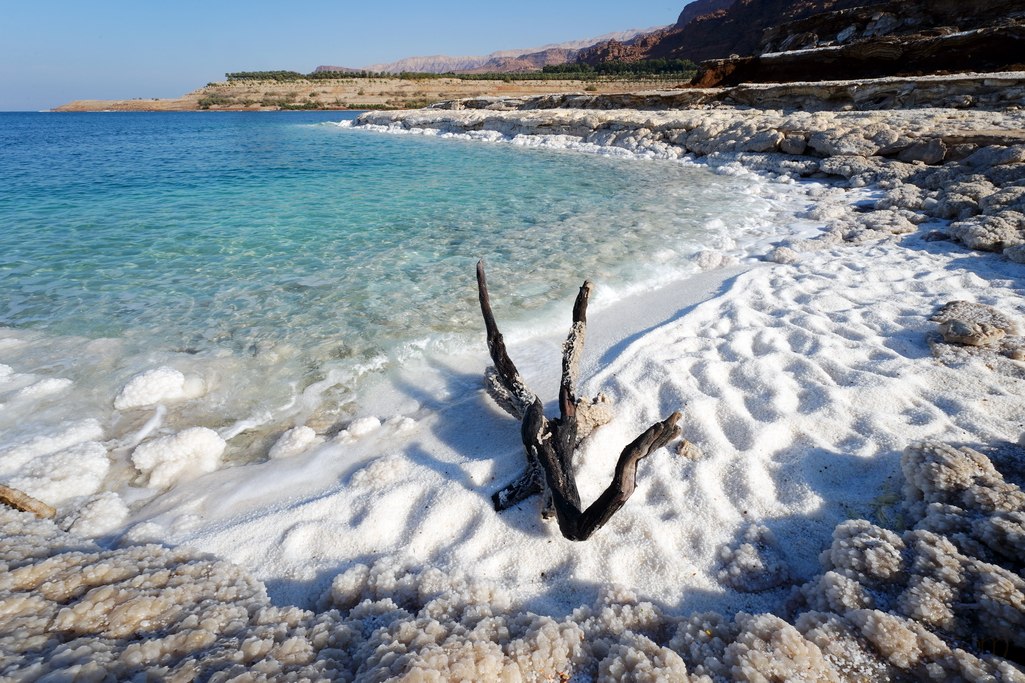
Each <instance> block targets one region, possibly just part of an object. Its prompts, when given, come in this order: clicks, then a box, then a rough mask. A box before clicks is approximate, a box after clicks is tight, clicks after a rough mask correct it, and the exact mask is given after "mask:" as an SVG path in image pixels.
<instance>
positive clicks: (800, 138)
mask: <svg viewBox="0 0 1025 683" xmlns="http://www.w3.org/2000/svg"><path fill="white" fill-rule="evenodd" d="M806 149H808V141H807V140H806V139H805V137H804V135H799V134H797V133H788V134H787V135H785V136H783V139H782V140H780V143H779V151H781V152H783V153H784V154H804V151H805V150H806Z"/></svg>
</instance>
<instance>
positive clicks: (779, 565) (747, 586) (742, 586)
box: [718, 524, 790, 593]
mask: <svg viewBox="0 0 1025 683" xmlns="http://www.w3.org/2000/svg"><path fill="white" fill-rule="evenodd" d="M738 540H739V542H738V543H737V545H736V547H729V546H724V547H723V548H722V549H720V550H719V561H720V563H721V566H722V568H721V569H720V570H719V574H718V578H719V581H721V582H723V583H725V584H726V585H728V586H732V587H733V588H735V589H736V590H738V591H741V592H744V593H757V592H759V591H766V590H770V589H772V588H777V587H779V586H781V585H783V584H785V583H787V582H788V581H789V580H790V570H789V569H788V567H787V563H786V561H785V560H784V559H783V556H782V553H781V551H780V548H779V544H777V543H776V538H775V536H773V534H772V532H771V531H770V530H769V528H768V527H766V526H763V525H760V524H752V525H751V526H749V527H748V528H747V530H746V531H745V532H744V534H743V535H742V536H741V537H740V538H739V539H738Z"/></svg>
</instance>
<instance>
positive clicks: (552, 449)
mask: <svg viewBox="0 0 1025 683" xmlns="http://www.w3.org/2000/svg"><path fill="white" fill-rule="evenodd" d="M592 289H593V287H592V285H591V283H590V282H584V284H583V286H581V288H580V292H579V293H578V294H577V299H576V302H575V304H574V305H573V324H572V327H571V328H570V332H569V335H568V336H567V338H566V342H565V344H563V347H562V379H561V382H560V385H559V415H560V416H559V418H557V419H552V420H549V419H548V418H546V417H545V415H544V405H543V404H542V403H541V399H540V398H538V397H537V396H536V395H535V394H534V393H533V392H531V391H530V390H529V389H528V388H527V386H526V383H525V382H524V381H523V378H522V377H521V376H520V374H519V371H518V370H517V369H516V366H515V364H513V362H512V359H511V358H509V354H508V352H507V351H506V348H505V342H504V341H503V339H502V334H501V332H499V330H498V324H497V323H496V322H495V316H494V312H493V311H492V309H491V300H490V297H489V296H488V289H487V280H486V278H485V276H484V262H483V261H480V262H478V263H477V290H478V297H479V299H480V306H481V314H482V315H483V316H484V326H485V328H486V330H487V336H488V350H489V351H490V353H491V360H492V361H493V362H494V364H495V366H494V368H493V369H489V371H488V373H487V374H486V383H487V385H488V392H489V393H490V394H491V395H492V396H493V397H494V398H495V400H496V401H497V402H498V403H499V405H502V406H503V407H504V408H505V409H506V410H507V411H508V412H509V413H510V414H511V415H513V416H514V417H517V418H520V419H521V420H522V422H521V425H520V436H521V439H522V441H523V448H524V452H525V454H526V459H527V469H526V470H525V471H524V472H523V473H522V474H521V475H520V476H519V477H517V479H516V480H515V481H513V482H512V483H510V484H508V485H507V486H505V487H504V488H503V489H501V490H500V491H498V492H497V493H495V494H494V495H493V496H492V501H493V502H494V505H495V509H496V510H498V511H501V510H505V509H507V508H509V507H512V506H513V505H516V504H517V503H519V502H521V501H523V500H525V499H527V498H529V497H530V496H532V495H534V494H536V493H541V494H542V495H543V506H542V507H543V516H544V517H545V518H546V519H547V518H548V517H550V516H552V515H554V516H555V517H556V518H557V519H558V523H559V530H560V531H561V532H562V534H563V536H565V537H566V538H568V539H570V540H573V541H583V540H586V539H587V538H589V537H590V536H591V535H592V534H593V533H594V532H595V531H597V530H598V529H600V528H601V527H602V526H603V525H604V524H605V523H606V522H608V521H609V519H611V517H612V515H614V514H615V513H616V512H617V511H618V510H619V509H620V508H622V507H623V505H624V504H625V503H626V501H627V500H628V499H629V498H630V496H631V495H632V494H633V491H634V489H635V488H636V485H637V465H638V463H639V462H640V461H641V460H643V459H644V458H646V457H647V456H648V455H650V454H651V453H652V452H654V451H656V450H658V449H659V448H662V447H663V446H665V445H666V444H668V443H669V442H670V441H672V440H673V439H675V438H676V437H678V436H679V435H680V433H681V430H680V427H679V426H678V424H677V423H678V422H679V420H680V413H678V412H676V413H673V414H672V415H670V416H669V417H667V418H666V419H665V420H663V421H662V422H656V423H655V424H654V425H652V426H651V427H649V428H648V429H647V431H645V432H644V433H643V434H641V435H640V436H639V437H637V438H636V439H635V440H634V441H633V442H632V443H630V444H629V445H628V446H627V447H626V448H624V449H623V452H622V453H621V454H620V456H619V461H618V462H617V464H616V470H615V474H614V476H613V478H612V482H611V483H610V484H609V486H608V488H606V489H605V491H604V492H603V493H602V494H601V495H600V496H599V497H598V499H597V500H595V501H594V502H593V503H591V505H589V506H588V507H587V509H585V510H582V509H581V504H580V494H579V492H578V491H577V484H576V478H575V477H574V474H573V453H574V451H575V450H576V446H577V435H578V424H577V413H578V408H582V409H586V410H587V411H588V412H591V411H593V409H594V406H595V405H598V404H602V405H605V399H604V398H601V397H600V398H599V400H598V401H595V402H591V401H590V400H586V399H584V400H581V399H579V398H577V396H576V384H577V379H578V376H579V366H580V357H581V355H582V354H583V346H584V339H585V337H586V331H587V303H588V299H589V297H590V294H591V290H592ZM584 421H585V423H593V422H594V420H593V418H591V417H585V420H584ZM586 428H587V427H585V429H586Z"/></svg>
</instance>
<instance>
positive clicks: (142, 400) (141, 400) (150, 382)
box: [114, 366, 205, 410]
mask: <svg viewBox="0 0 1025 683" xmlns="http://www.w3.org/2000/svg"><path fill="white" fill-rule="evenodd" d="M204 389H205V387H204V385H203V380H202V379H201V378H199V377H188V378H187V377H186V376H185V375H184V374H183V373H181V372H180V371H178V370H175V369H174V368H169V367H166V366H165V367H159V368H156V369H154V370H147V371H146V372H143V373H140V374H138V375H136V376H135V377H132V378H131V379H130V380H128V383H127V384H125V386H124V387H123V388H122V389H121V391H120V392H119V393H118V395H117V397H115V398H114V408H116V409H117V410H129V409H131V408H144V407H147V406H152V405H156V404H157V403H162V402H168V401H181V400H185V399H189V398H196V397H198V396H202V394H203V391H204Z"/></svg>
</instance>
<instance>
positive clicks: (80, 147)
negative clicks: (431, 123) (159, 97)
mask: <svg viewBox="0 0 1025 683" xmlns="http://www.w3.org/2000/svg"><path fill="white" fill-rule="evenodd" d="M352 116H353V115H351V114H340V113H337V112H315V113H310V112H282V113H160V114H138V113H132V114H117V113H107V114H0V178H2V181H0V289H2V291H3V292H4V296H3V297H0V328H8V331H9V333H11V334H13V333H15V332H18V333H19V334H23V335H24V334H25V333H26V331H32V332H31V333H32V334H37V333H38V334H42V335H43V338H39V337H36V336H33V337H32V346H33V347H34V348H35V349H36V351H37V354H36V355H37V357H35V358H34V359H30V360H26V358H27V357H26V356H25V355H24V345H21V346H20V347H19V348H21V349H22V356H21V357H12V356H11V355H10V354H9V353H8V354H7V355H4V353H0V363H7V364H9V365H11V367H13V368H14V370H15V371H16V372H27V371H33V372H34V371H37V370H39V369H40V368H44V369H45V368H46V367H49V368H57V369H58V370H61V371H63V372H64V375H65V376H70V377H71V379H73V380H74V381H75V382H76V385H77V386H79V387H82V385H83V383H85V384H93V385H95V384H96V383H103V380H101V379H100V377H101V376H104V377H107V378H108V380H109V383H110V386H109V387H106V388H105V389H104V390H103V391H99V390H97V392H95V393H100V394H102V393H103V392H106V393H107V394H109V393H110V392H111V391H115V390H116V385H117V382H121V381H123V380H124V378H125V377H127V376H130V374H131V373H133V372H138V371H140V370H145V369H147V368H150V367H152V366H153V365H154V364H155V363H157V362H164V363H166V362H168V358H170V359H172V360H174V359H175V358H177V357H179V356H183V355H187V356H191V357H198V358H233V359H236V361H238V362H237V363H236V366H232V368H231V370H230V372H229V371H226V370H222V371H220V374H221V379H220V383H221V385H226V384H233V385H236V390H235V391H234V393H236V394H239V395H241V394H244V393H246V392H247V391H248V393H249V394H253V393H254V392H253V391H252V389H253V387H258V386H263V390H262V391H260V392H255V393H256V394H263V395H264V397H263V398H262V399H257V398H253V397H252V396H250V397H249V398H247V399H245V401H242V402H243V403H244V404H245V406H246V407H245V410H249V411H252V410H257V409H263V410H271V411H273V410H276V408H275V407H274V406H275V405H276V404H277V403H280V402H281V401H282V400H285V399H287V397H288V392H281V391H276V390H274V389H272V388H271V387H270V386H269V385H272V384H273V385H287V386H290V387H291V389H290V390H289V391H290V392H292V395H294V394H295V392H301V391H302V390H303V389H304V388H305V387H306V386H308V385H309V384H311V383H313V382H318V381H321V380H324V378H325V377H329V376H330V375H331V370H332V369H336V370H337V369H339V368H341V369H343V370H345V372H343V373H342V374H345V375H346V376H349V375H351V372H350V371H352V368H356V367H364V366H372V367H380V366H381V365H382V364H385V365H387V363H388V362H389V360H388V359H390V360H391V362H394V361H395V360H396V359H401V358H403V357H406V355H407V354H408V353H410V352H413V353H416V349H418V348H421V347H422V346H423V344H424V343H440V344H442V345H443V346H444V345H449V346H451V345H452V344H455V345H456V346H457V347H458V346H460V345H462V344H465V343H467V342H466V340H472V341H473V342H474V343H476V341H477V339H476V336H471V335H477V334H479V327H480V325H479V312H478V311H477V309H476V301H475V299H476V297H475V289H474V279H473V265H474V262H475V261H476V259H477V258H479V257H484V258H485V259H487V261H488V264H489V277H490V280H491V282H492V288H493V290H494V292H495V295H496V297H500V301H501V302H502V303H501V306H502V308H503V319H504V320H507V321H510V322H511V325H512V326H513V327H514V326H515V321H516V320H517V319H519V320H521V321H522V320H526V319H527V318H528V313H529V312H531V311H534V310H535V309H543V308H544V307H546V306H548V305H549V304H551V303H552V302H553V301H555V300H561V299H565V298H567V297H569V296H571V295H572V293H573V292H574V291H575V289H576V287H577V286H578V285H579V282H580V281H581V280H582V279H583V278H584V277H589V278H591V279H593V280H595V281H596V282H598V283H601V284H602V285H605V286H607V287H611V288H618V289H620V290H622V289H625V288H628V287H629V286H631V285H636V284H637V283H639V282H642V281H651V280H655V279H659V278H663V279H664V278H665V277H667V276H668V275H670V274H672V273H676V272H679V271H680V270H686V269H687V268H692V267H693V266H691V265H690V260H691V259H692V256H693V255H694V254H695V253H696V252H697V251H699V250H700V249H702V248H704V247H705V246H709V245H711V246H729V245H731V244H732V240H733V239H734V238H735V237H738V236H739V235H742V234H744V233H745V232H758V231H759V229H760V226H762V224H763V223H764V222H765V221H766V216H767V210H768V209H767V206H768V203H767V201H766V200H764V199H762V198H760V197H758V196H757V194H758V193H757V192H753V191H752V188H753V185H752V182H753V181H752V179H751V177H750V176H748V177H732V176H729V175H719V174H715V173H712V172H710V171H709V170H707V169H705V168H703V167H698V166H694V165H686V164H679V163H669V162H651V161H644V160H636V159H622V158H608V157H601V156H588V155H582V154H578V153H572V152H566V151H559V150H537V149H529V150H525V149H520V148H517V147H515V146H511V145H495V144H481V143H474V142H467V141H455V140H442V139H434V138H424V137H410V136H393V135H385V134H380V133H371V132H366V131H360V130H353V129H346V128H342V127H338V126H335V125H330V123H328V122H331V121H338V120H340V119H343V118H351V117H352ZM57 338H61V339H65V340H67V339H71V340H73V341H71V342H65V343H64V345H63V346H62V345H60V344H58V343H57V342H56V341H51V342H47V341H46V339H50V340H55V339H57ZM97 339H105V340H113V341H109V343H107V342H105V345H104V346H103V348H102V349H100V350H95V349H94V350H95V354H94V355H95V356H97V357H102V358H103V359H104V360H103V363H100V366H102V367H100V366H97V365H96V363H99V361H98V360H94V361H88V362H90V363H93V366H95V367H94V368H93V370H90V371H88V372H86V371H85V370H82V369H79V370H77V371H76V370H75V369H74V366H75V365H76V363H79V362H80V361H81V362H86V361H83V360H82V358H78V357H77V356H78V355H81V356H83V357H84V356H86V355H87V354H86V353H85V349H86V347H85V346H83V344H86V343H87V342H88V340H97ZM46 346H49V349H48V350H47V349H45V348H44V347H46ZM89 348H91V349H92V348H94V347H89ZM58 349H63V350H58ZM411 350H412V351H411ZM40 354H42V355H45V356H46V358H45V360H40V357H41V356H40ZM62 354H64V356H65V357H62ZM68 354H70V356H72V357H66V356H68ZM250 357H259V358H261V359H262V360H261V361H260V362H258V363H255V364H253V363H250V364H249V365H246V366H245V367H239V366H238V363H242V362H243V361H241V360H238V359H246V358H250ZM12 358H13V360H12ZM192 362H198V361H192ZM247 362H248V361H247ZM19 363H20V364H21V366H19ZM104 363H105V365H104ZM171 364H172V365H173V364H174V363H173V362H172V363H171ZM29 366H32V367H29ZM76 372H77V374H76ZM104 373H107V374H106V375H104ZM245 374H248V375H250V376H249V377H243V376H242V375H245ZM357 374H358V373H357ZM43 375H44V376H45V375H46V373H45V372H44V373H43ZM229 376H230V378H228V377H229ZM350 380H351V377H349V380H343V379H339V377H338V376H336V377H335V378H334V379H332V380H330V382H329V383H330V384H339V383H341V384H344V383H345V382H346V381H350ZM350 383H351V381H350ZM110 398H111V397H108V398H106V400H107V401H109V400H110ZM349 398H350V399H351V396H350V397H349ZM237 400H239V401H241V400H242V399H237ZM333 400H336V401H337V400H340V399H338V397H335V399H333ZM261 401H262V403H261ZM221 403H222V404H223V405H220V406H209V409H210V410H215V411H221V412H223V413H231V412H234V411H236V410H242V408H240V407H239V406H235V407H234V408H229V407H228V406H227V403H230V401H229V400H227V399H225V400H224V401H222V402H221ZM227 417H228V416H227V414H225V415H222V417H221V418H220V419H221V420H222V421H223V420H224V419H227ZM233 417H234V419H242V418H243V417H244V415H241V414H237V415H234V416H233ZM193 418H194V421H195V420H199V421H202V420H201V419H200V418H198V417H196V416H193Z"/></svg>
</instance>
